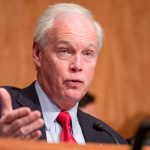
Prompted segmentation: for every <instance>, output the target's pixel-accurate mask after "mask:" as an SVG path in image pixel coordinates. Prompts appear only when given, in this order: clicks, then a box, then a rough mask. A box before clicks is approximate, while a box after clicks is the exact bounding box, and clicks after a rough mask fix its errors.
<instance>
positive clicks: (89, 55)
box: [82, 50, 95, 61]
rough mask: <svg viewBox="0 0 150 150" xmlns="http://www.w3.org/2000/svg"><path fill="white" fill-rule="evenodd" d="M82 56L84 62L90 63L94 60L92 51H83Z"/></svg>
mask: <svg viewBox="0 0 150 150" xmlns="http://www.w3.org/2000/svg"><path fill="white" fill-rule="evenodd" d="M82 54H83V57H84V59H85V60H86V61H92V60H93V59H94V58H95V51H93V50H86V51H83V53H82Z"/></svg>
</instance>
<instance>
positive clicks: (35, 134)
mask: <svg viewBox="0 0 150 150" xmlns="http://www.w3.org/2000/svg"><path fill="white" fill-rule="evenodd" d="M41 135H42V132H41V131H40V130H36V131H34V132H32V133H31V134H30V135H28V136H24V137H22V138H21V139H25V140H37V139H39V138H40V137H41Z"/></svg>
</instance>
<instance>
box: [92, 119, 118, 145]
mask: <svg viewBox="0 0 150 150" xmlns="http://www.w3.org/2000/svg"><path fill="white" fill-rule="evenodd" d="M93 128H94V129H95V130H96V131H104V132H106V133H107V134H108V135H109V136H110V137H111V138H112V139H113V141H114V142H115V143H116V144H119V141H118V140H117V139H116V138H115V137H114V136H113V135H112V134H111V132H109V131H108V130H107V129H106V128H105V126H104V125H103V124H101V123H100V122H99V121H97V122H95V123H93Z"/></svg>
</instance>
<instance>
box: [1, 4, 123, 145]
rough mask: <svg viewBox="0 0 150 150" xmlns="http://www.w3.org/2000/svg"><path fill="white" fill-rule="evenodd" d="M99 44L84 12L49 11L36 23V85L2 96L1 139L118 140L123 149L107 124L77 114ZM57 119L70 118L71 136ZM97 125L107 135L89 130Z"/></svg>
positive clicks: (68, 7)
mask: <svg viewBox="0 0 150 150" xmlns="http://www.w3.org/2000/svg"><path fill="white" fill-rule="evenodd" d="M102 41H103V31H102V28H101V27H100V26H99V25H98V23H97V22H95V21H94V20H93V17H92V15H91V13H90V12H89V11H88V10H87V9H85V8H83V7H81V6H79V5H76V4H66V3H62V4H56V5H53V6H51V7H49V8H48V9H47V10H46V11H45V12H44V14H43V16H41V18H40V19H39V22H38V25H37V28H36V31H35V35H34V41H33V52H32V54H33V60H34V63H35V66H36V71H37V81H35V82H33V83H32V84H31V85H30V86H29V87H26V88H24V89H19V88H15V87H4V88H1V90H0V99H1V103H2V109H1V116H2V117H1V119H0V136H1V137H12V138H19V139H39V138H40V139H47V141H48V142H55V143H59V142H61V141H70V139H71V141H74V142H76V143H86V142H102V143H116V141H115V140H114V139H116V140H117V142H118V143H122V144H125V143H126V141H125V140H124V139H123V138H122V137H121V136H120V135H119V134H118V133H116V132H115V131H114V130H113V129H111V128H110V127H109V126H107V125H106V124H105V123H103V122H102V121H100V120H98V119H96V118H94V117H92V116H90V115H88V114H85V113H83V112H82V111H81V110H80V109H78V101H79V100H80V99H81V98H82V97H83V96H84V95H85V93H86V92H87V89H88V87H89V84H90V83H91V81H92V79H93V76H94V71H95V65H96V61H97V57H98V52H99V49H100V48H101V47H102ZM6 89H7V90H6ZM7 91H8V92H9V93H8V92H7ZM60 112H61V113H60ZM66 112H67V113H66ZM59 114H63V116H65V117H64V118H65V119H66V118H68V117H70V116H71V119H70V120H72V121H71V124H70V123H68V124H69V128H71V127H72V131H67V133H66V132H65V131H64V130H68V129H67V128H68V127H66V126H65V127H64V126H63V123H62V122H63V121H62V120H61V119H60V118H61V117H59V116H60V115H59ZM41 116H42V117H41ZM66 116H67V117H66ZM64 118H63V119H64ZM65 119H64V120H65ZM61 121H62V122H61ZM97 121H99V123H100V124H101V125H102V126H104V128H105V129H106V130H107V131H105V130H101V131H99V132H98V131H97V130H96V129H95V128H93V125H94V124H95V122H97ZM64 122H65V121H64ZM64 128H65V129H64ZM70 132H72V135H71V133H70ZM107 132H108V133H107ZM66 134H69V136H68V137H67V138H68V139H67V140H66ZM112 136H113V137H112Z"/></svg>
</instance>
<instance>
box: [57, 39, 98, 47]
mask: <svg viewBox="0 0 150 150" xmlns="http://www.w3.org/2000/svg"><path fill="white" fill-rule="evenodd" d="M57 44H66V45H68V46H69V47H72V48H74V46H73V45H71V44H70V42H69V41H66V40H59V41H57ZM89 47H93V48H95V49H96V46H94V44H92V43H89V45H88V46H86V48H89ZM86 48H85V49H86Z"/></svg>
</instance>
